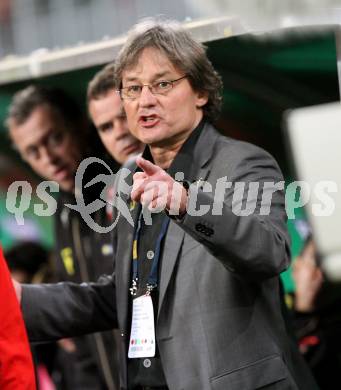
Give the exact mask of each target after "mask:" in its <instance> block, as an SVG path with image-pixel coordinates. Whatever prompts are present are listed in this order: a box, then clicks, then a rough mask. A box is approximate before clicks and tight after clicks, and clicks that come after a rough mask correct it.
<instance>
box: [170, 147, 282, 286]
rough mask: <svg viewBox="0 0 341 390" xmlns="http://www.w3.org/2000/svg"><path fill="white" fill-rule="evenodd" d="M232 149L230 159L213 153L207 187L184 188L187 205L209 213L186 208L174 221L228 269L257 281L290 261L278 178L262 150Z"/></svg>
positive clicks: (280, 178)
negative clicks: (199, 213) (186, 190)
mask: <svg viewBox="0 0 341 390" xmlns="http://www.w3.org/2000/svg"><path fill="white" fill-rule="evenodd" d="M233 149H234V150H232V151H231V153H230V155H229V156H226V153H225V154H223V153H220V156H219V153H218V157H217V158H216V167H214V166H212V172H213V173H214V170H215V169H217V170H218V171H219V173H218V174H217V173H215V174H213V175H212V177H213V180H211V183H210V184H211V188H207V186H206V188H205V186H197V185H191V187H190V189H189V192H188V194H189V202H188V205H190V204H192V205H194V204H195V210H198V209H199V208H200V207H206V208H208V209H209V211H208V212H206V213H204V214H203V215H202V216H198V215H197V214H198V213H195V212H194V213H193V207H192V209H191V208H189V209H188V211H187V214H186V215H185V217H184V218H183V219H182V220H180V221H179V222H178V223H179V224H180V226H181V227H182V228H183V229H184V230H185V231H186V232H187V233H189V234H190V235H191V236H192V237H193V238H194V239H195V240H197V241H199V242H200V243H202V244H203V245H204V246H205V247H206V248H207V249H208V250H209V251H210V252H211V253H212V254H213V255H214V256H215V257H216V258H218V259H219V260H220V261H221V262H222V263H223V264H224V265H225V267H226V268H227V269H229V270H230V271H232V272H235V273H237V274H241V275H242V276H243V277H249V278H250V277H251V278H253V277H254V278H256V279H257V280H259V279H260V278H268V277H273V276H275V275H278V274H279V273H280V272H282V271H283V270H285V269H286V268H287V267H288V265H289V259H290V249H289V248H290V244H289V237H288V233H287V228H286V218H287V217H286V211H285V196H284V181H283V177H282V174H281V172H280V170H279V168H278V166H277V163H276V162H275V160H274V159H273V158H272V157H271V156H270V155H269V154H268V153H266V152H265V151H263V150H262V149H260V148H258V147H255V146H254V145H250V144H246V143H238V144H236V145H235V147H234V148H233ZM217 160H218V162H217ZM224 161H225V162H224ZM226 161H228V163H226ZM221 167H225V171H223V170H222V168H221ZM218 179H219V180H220V182H218ZM212 181H214V183H213V182H212ZM224 181H225V183H226V186H225V187H224ZM219 183H220V184H219ZM229 183H230V184H229ZM193 214H195V215H193Z"/></svg>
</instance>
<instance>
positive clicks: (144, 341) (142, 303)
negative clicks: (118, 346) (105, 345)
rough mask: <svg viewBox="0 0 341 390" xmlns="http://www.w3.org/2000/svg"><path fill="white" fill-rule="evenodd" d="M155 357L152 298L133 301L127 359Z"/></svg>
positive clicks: (148, 296)
mask: <svg viewBox="0 0 341 390" xmlns="http://www.w3.org/2000/svg"><path fill="white" fill-rule="evenodd" d="M153 356H155V325H154V310H153V301H152V297H151V296H150V295H149V294H147V295H142V296H141V297H138V298H135V299H134V300H133V311H132V320H131V332H130V341H129V351H128V358H143V357H153Z"/></svg>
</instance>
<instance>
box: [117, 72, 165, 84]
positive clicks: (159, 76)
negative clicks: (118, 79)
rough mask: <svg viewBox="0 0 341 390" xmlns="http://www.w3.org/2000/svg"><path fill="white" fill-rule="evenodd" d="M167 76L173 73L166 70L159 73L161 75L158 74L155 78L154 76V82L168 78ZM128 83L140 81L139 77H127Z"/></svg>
mask: <svg viewBox="0 0 341 390" xmlns="http://www.w3.org/2000/svg"><path fill="white" fill-rule="evenodd" d="M167 75H169V76H170V75H171V72H170V71H169V70H166V71H164V72H159V73H156V74H155V75H154V76H153V80H157V79H160V78H162V77H167ZM125 81H127V82H129V81H139V79H138V77H134V76H132V77H127V78H126V80H125Z"/></svg>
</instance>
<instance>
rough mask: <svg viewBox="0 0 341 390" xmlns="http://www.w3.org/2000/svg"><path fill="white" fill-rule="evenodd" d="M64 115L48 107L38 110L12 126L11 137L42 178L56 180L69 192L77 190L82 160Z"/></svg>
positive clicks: (38, 108) (10, 125)
mask: <svg viewBox="0 0 341 390" xmlns="http://www.w3.org/2000/svg"><path fill="white" fill-rule="evenodd" d="M66 126H67V125H66V123H65V121H64V120H63V118H62V117H61V115H60V114H59V113H58V112H57V111H56V110H53V109H51V108H50V107H49V106H48V105H42V106H39V107H37V108H36V109H35V110H34V111H33V112H32V114H31V115H30V116H29V117H28V119H27V120H26V121H25V122H24V123H22V124H20V125H17V124H16V123H14V121H12V123H10V124H9V129H10V136H11V138H12V141H13V142H14V144H15V146H16V147H17V149H18V151H19V153H20V154H21V156H22V158H23V159H24V160H25V161H26V162H27V163H28V164H29V165H30V166H31V167H32V169H33V170H34V171H35V172H36V173H37V174H38V175H40V176H42V177H44V178H45V179H48V180H53V181H56V182H57V183H58V184H59V185H60V187H61V188H62V189H63V190H64V191H67V192H72V191H73V189H74V178H75V173H76V170H77V167H78V165H79V163H80V161H81V151H80V147H79V146H78V144H77V142H76V140H75V137H74V136H72V134H71V133H70V130H69V129H67V127H66Z"/></svg>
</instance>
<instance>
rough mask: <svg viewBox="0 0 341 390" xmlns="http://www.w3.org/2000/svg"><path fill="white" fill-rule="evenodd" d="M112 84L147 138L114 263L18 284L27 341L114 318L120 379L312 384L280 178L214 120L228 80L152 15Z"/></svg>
mask: <svg viewBox="0 0 341 390" xmlns="http://www.w3.org/2000/svg"><path fill="white" fill-rule="evenodd" d="M116 80H118V82H119V85H118V88H119V89H120V94H121V98H122V99H123V105H124V108H125V111H126V114H127V119H128V126H129V128H130V130H131V132H132V134H133V135H135V137H137V138H138V139H140V140H141V141H142V142H143V143H146V144H147V145H148V146H147V148H146V150H145V152H144V154H143V156H142V157H139V158H137V161H136V162H137V167H136V170H134V172H133V175H128V176H127V175H122V176H121V179H122V177H123V179H122V180H120V181H119V183H118V187H117V195H118V196H120V197H121V200H123V202H125V203H124V206H125V209H124V210H123V209H122V203H119V202H118V203H117V205H120V206H118V212H121V216H120V218H119V220H118V224H117V226H116V227H115V229H114V242H115V245H114V247H115V259H114V266H115V272H114V274H113V275H112V277H107V278H106V279H102V281H101V283H94V284H82V285H80V286H79V285H76V284H67V283H63V284H59V285H50V286H36V287H24V289H23V291H22V305H23V310H24V316H25V320H26V324H27V326H28V331H29V335H30V338H31V340H36V341H41V340H44V339H55V338H58V337H61V336H65V335H74V334H81V333H86V332H93V331H97V330H104V329H108V328H111V327H117V328H119V329H120V333H121V344H120V346H119V348H120V357H121V360H120V386H121V389H154V388H155V389H170V390H181V389H182V390H226V389H229V390H240V389H243V390H253V389H269V390H275V389H280V390H284V389H292V390H295V389H303V388H306V389H309V390H311V389H313V388H314V384H313V383H312V382H310V377H309V375H305V374H303V372H302V371H301V367H302V366H299V365H300V364H301V363H300V360H299V356H298V353H297V351H296V350H293V349H292V348H291V346H290V345H291V344H290V342H289V339H288V336H287V334H286V329H285V324H284V321H283V318H282V314H281V307H280V293H279V277H278V276H279V274H280V272H282V271H283V270H284V269H286V267H287V266H288V264H289V257H290V254H289V238H288V234H287V230H286V214H285V208H284V192H283V184H284V183H283V178H282V175H281V173H280V171H279V168H278V166H277V164H276V162H275V161H274V160H273V158H272V157H271V156H270V155H269V154H268V153H266V152H265V151H263V150H261V149H259V148H257V147H255V146H253V145H250V144H247V143H243V142H238V141H235V140H232V139H229V138H226V137H223V136H222V135H220V134H219V133H218V132H217V131H216V129H215V128H214V127H213V126H212V125H211V123H210V122H212V121H213V119H214V117H215V116H216V114H217V113H218V112H219V106H220V91H221V81H220V78H219V76H218V75H217V73H216V72H215V70H214V69H213V67H212V64H211V63H210V62H209V60H208V58H207V57H206V54H205V51H204V49H203V47H202V46H201V45H200V44H198V43H197V42H196V41H194V40H193V39H192V38H191V37H190V36H189V35H188V34H187V33H186V32H185V31H184V30H183V29H182V28H181V27H179V26H178V25H177V24H175V23H172V22H171V23H165V22H153V21H148V22H144V23H142V24H139V25H138V26H137V27H136V28H135V29H134V30H133V31H132V32H131V34H130V35H129V37H128V40H127V43H126V44H125V46H124V47H123V49H122V51H121V52H120V54H119V57H118V59H117V62H116ZM128 185H131V191H126V188H127V186H128ZM126 210H130V212H131V215H130V217H131V218H126V215H127V214H126V213H124V212H123V211H126ZM150 210H153V211H154V213H152V214H151V215H150V214H149V213H148V211H150ZM156 210H158V211H159V212H155V211H156ZM160 210H162V211H160ZM123 216H125V218H124V217H123ZM132 221H133V223H131V222H132ZM18 293H20V291H19V289H18ZM294 361H295V362H296V363H294ZM297 362H299V363H297Z"/></svg>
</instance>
